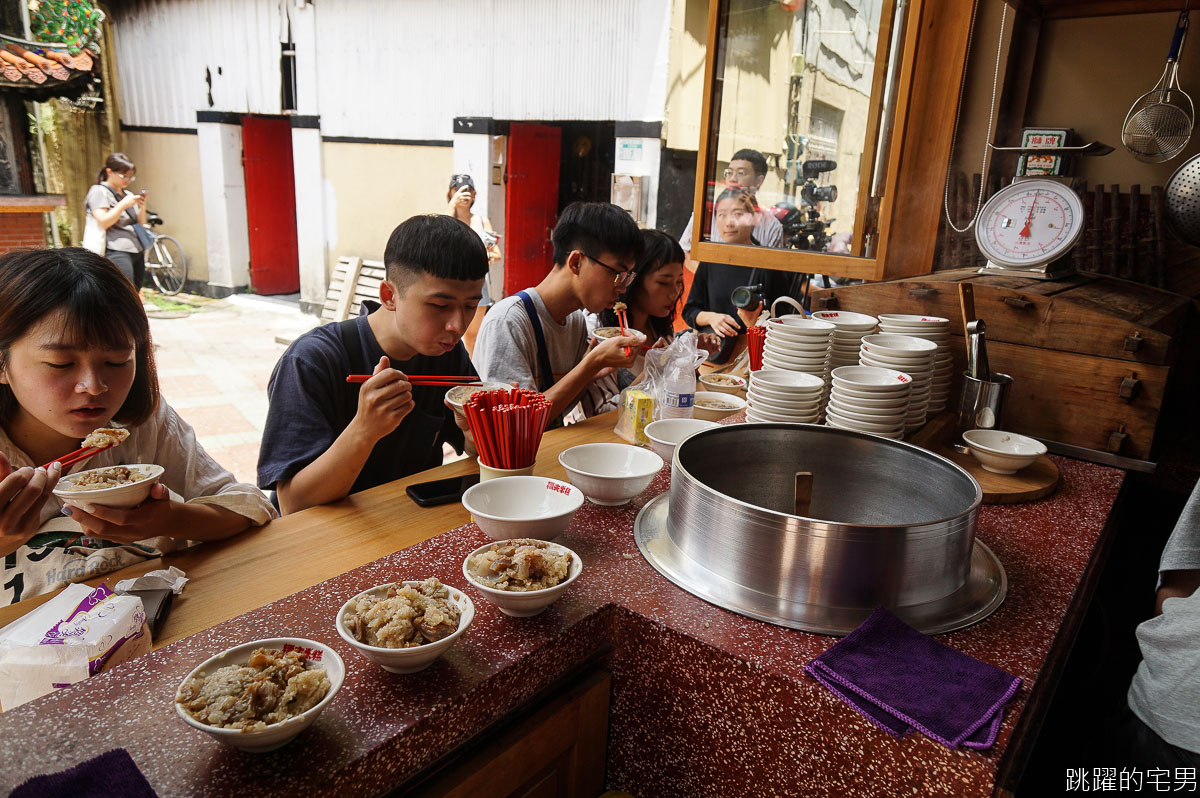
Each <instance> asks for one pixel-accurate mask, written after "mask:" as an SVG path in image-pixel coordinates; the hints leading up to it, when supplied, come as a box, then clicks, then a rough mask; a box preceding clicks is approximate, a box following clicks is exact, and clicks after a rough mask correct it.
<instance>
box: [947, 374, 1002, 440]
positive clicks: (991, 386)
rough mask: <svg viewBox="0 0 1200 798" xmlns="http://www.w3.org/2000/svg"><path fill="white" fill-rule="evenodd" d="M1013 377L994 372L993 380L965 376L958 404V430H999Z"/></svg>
mask: <svg viewBox="0 0 1200 798" xmlns="http://www.w3.org/2000/svg"><path fill="white" fill-rule="evenodd" d="M1010 385H1012V377H1010V376H1008V375H1007V374H1001V373H999V372H992V375H991V379H988V380H979V379H976V378H974V377H972V376H970V375H968V374H965V373H964V374H963V389H962V399H961V400H960V401H959V403H958V428H959V429H960V430H969V429H998V428H999V427H1000V419H1001V418H1002V417H1003V415H1004V397H1005V396H1007V395H1008V387H1009V386H1010Z"/></svg>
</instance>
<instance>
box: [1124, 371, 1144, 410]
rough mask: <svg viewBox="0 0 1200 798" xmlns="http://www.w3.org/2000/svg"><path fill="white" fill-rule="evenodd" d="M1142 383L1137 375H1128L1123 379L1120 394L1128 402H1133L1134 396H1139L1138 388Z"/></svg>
mask: <svg viewBox="0 0 1200 798" xmlns="http://www.w3.org/2000/svg"><path fill="white" fill-rule="evenodd" d="M1141 385H1142V381H1141V380H1139V379H1138V378H1137V377H1126V378H1125V379H1123V380H1121V390H1120V395H1121V398H1122V399H1124V400H1125V403H1126V404H1129V403H1131V402H1132V401H1133V399H1134V397H1136V396H1137V392H1138V388H1140V387H1141Z"/></svg>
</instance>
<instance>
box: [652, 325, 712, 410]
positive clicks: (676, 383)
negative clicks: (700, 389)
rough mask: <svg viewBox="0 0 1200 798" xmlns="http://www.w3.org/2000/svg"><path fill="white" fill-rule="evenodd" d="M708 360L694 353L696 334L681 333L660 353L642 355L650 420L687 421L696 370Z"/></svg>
mask: <svg viewBox="0 0 1200 798" xmlns="http://www.w3.org/2000/svg"><path fill="white" fill-rule="evenodd" d="M707 357H708V353H707V352H705V351H703V350H700V349H697V347H696V333H695V332H694V331H692V330H685V331H683V332H681V333H680V334H679V335H677V336H675V340H673V341H671V343H670V344H668V345H667V346H665V347H663V348H661V349H651V350H650V351H648V352H647V353H646V377H645V379H644V382H646V383H647V384H648V385H649V388H650V391H651V396H653V397H654V420H655V421H657V420H659V419H663V418H691V417H692V403H693V402H694V401H695V398H696V369H698V368H700V364H701V363H703V362H704V360H705V358H707Z"/></svg>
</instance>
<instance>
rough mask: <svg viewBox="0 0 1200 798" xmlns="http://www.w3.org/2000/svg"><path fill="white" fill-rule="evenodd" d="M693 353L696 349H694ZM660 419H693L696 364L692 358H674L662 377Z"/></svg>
mask: <svg viewBox="0 0 1200 798" xmlns="http://www.w3.org/2000/svg"><path fill="white" fill-rule="evenodd" d="M692 351H693V352H694V351H695V349H694V347H693V349H692ZM661 395H662V412H661V413H660V418H691V417H692V409H693V402H694V401H695V399H696V363H695V362H694V359H693V358H691V357H678V356H677V357H673V358H671V360H670V361H669V362H668V363H667V367H666V369H665V370H664V371H663V375H662V394H661Z"/></svg>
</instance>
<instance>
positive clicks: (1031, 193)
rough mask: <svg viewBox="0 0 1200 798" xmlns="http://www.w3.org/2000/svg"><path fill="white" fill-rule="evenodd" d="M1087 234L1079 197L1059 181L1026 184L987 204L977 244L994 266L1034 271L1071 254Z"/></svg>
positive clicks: (1002, 191) (1008, 189) (999, 194)
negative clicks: (1068, 252) (1081, 236)
mask: <svg viewBox="0 0 1200 798" xmlns="http://www.w3.org/2000/svg"><path fill="white" fill-rule="evenodd" d="M1082 232H1083V203H1082V202H1080V200H1079V195H1078V194H1076V193H1075V192H1074V191H1072V190H1071V189H1069V188H1067V187H1066V186H1064V185H1063V184H1062V183H1059V182H1056V181H1054V180H1022V181H1020V182H1017V183H1013V184H1012V185H1011V186H1005V187H1004V188H1002V189H1000V190H999V191H997V192H996V193H995V194H993V195H992V197H991V199H989V200H988V201H987V202H986V203H985V204H984V206H983V210H982V211H981V212H980V214H979V221H977V222H976V223H975V243H976V244H978V245H979V249H980V251H981V252H983V254H984V255H986V256H987V258H988V260H990V261H992V262H993V263H997V264H999V265H1001V266H1007V267H1010V268H1015V269H1033V268H1035V267H1038V266H1041V265H1042V264H1044V263H1049V262H1050V261H1053V260H1056V259H1057V258H1059V257H1061V256H1062V255H1063V254H1065V253H1066V252H1067V251H1068V250H1069V249H1071V247H1073V246H1075V242H1076V241H1077V240H1078V239H1079V234H1080V233H1082Z"/></svg>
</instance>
